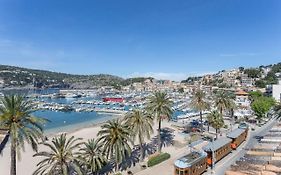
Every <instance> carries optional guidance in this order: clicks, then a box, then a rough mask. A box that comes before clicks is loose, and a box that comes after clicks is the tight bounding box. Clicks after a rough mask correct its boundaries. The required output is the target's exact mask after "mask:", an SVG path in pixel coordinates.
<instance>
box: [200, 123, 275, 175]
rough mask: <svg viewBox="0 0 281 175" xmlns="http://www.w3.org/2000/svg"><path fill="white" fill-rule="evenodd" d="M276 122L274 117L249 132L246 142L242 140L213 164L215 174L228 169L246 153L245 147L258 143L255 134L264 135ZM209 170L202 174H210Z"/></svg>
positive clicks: (222, 172)
mask: <svg viewBox="0 0 281 175" xmlns="http://www.w3.org/2000/svg"><path fill="white" fill-rule="evenodd" d="M275 124H276V119H272V120H270V121H269V122H268V123H267V124H265V125H263V126H262V127H261V128H258V130H256V131H254V132H249V137H248V138H247V140H246V142H244V143H243V144H242V145H241V146H240V147H239V148H238V149H237V150H235V151H232V153H230V154H229V155H228V156H226V157H225V158H223V159H222V160H221V161H219V162H218V163H217V164H216V165H215V173H214V174H215V175H224V174H225V171H226V170H228V169H229V167H230V166H231V165H232V164H234V163H235V162H236V161H237V160H239V159H240V158H241V157H243V156H244V155H245V153H246V151H247V150H246V149H245V148H252V147H253V146H254V145H256V144H257V143H258V141H257V139H255V136H258V135H264V134H266V133H267V132H268V131H269V130H270V129H271V128H272V127H273V126H274V125H275ZM210 174H211V170H210V169H209V170H208V172H206V173H204V175H210Z"/></svg>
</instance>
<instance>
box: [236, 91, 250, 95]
mask: <svg viewBox="0 0 281 175" xmlns="http://www.w3.org/2000/svg"><path fill="white" fill-rule="evenodd" d="M235 95H249V94H248V93H247V92H245V91H243V90H239V91H237V92H235Z"/></svg>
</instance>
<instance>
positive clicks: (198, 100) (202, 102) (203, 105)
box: [191, 88, 210, 131]
mask: <svg viewBox="0 0 281 175" xmlns="http://www.w3.org/2000/svg"><path fill="white" fill-rule="evenodd" d="M191 106H192V108H194V109H195V110H197V111H199V114H200V121H201V131H203V117H202V113H203V111H204V110H208V109H210V104H209V103H208V102H207V100H206V94H205V93H204V92H203V91H202V90H201V89H199V88H198V89H197V90H196V91H195V93H194V95H193V97H192V100H191Z"/></svg>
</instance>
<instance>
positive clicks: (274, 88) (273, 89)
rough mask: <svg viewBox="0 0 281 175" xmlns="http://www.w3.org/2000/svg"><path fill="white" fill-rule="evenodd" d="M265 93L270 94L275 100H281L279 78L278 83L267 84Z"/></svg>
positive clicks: (280, 81) (280, 82)
mask: <svg viewBox="0 0 281 175" xmlns="http://www.w3.org/2000/svg"><path fill="white" fill-rule="evenodd" d="M266 91H267V94H269V95H271V96H272V97H273V98H274V99H275V100H276V101H278V102H281V80H279V83H278V84H273V85H269V86H267V88H266Z"/></svg>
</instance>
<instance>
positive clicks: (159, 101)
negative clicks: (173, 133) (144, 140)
mask: <svg viewBox="0 0 281 175" xmlns="http://www.w3.org/2000/svg"><path fill="white" fill-rule="evenodd" d="M146 109H147V111H148V112H149V113H151V114H152V115H154V117H155V118H156V120H157V121H158V152H159V153H160V152H161V122H162V120H163V119H164V118H166V119H168V120H170V119H171V117H172V114H173V110H172V101H171V100H170V98H169V97H168V95H167V93H165V92H160V91H157V92H155V93H154V94H153V95H152V96H150V97H149V98H148V102H147V106H146Z"/></svg>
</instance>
